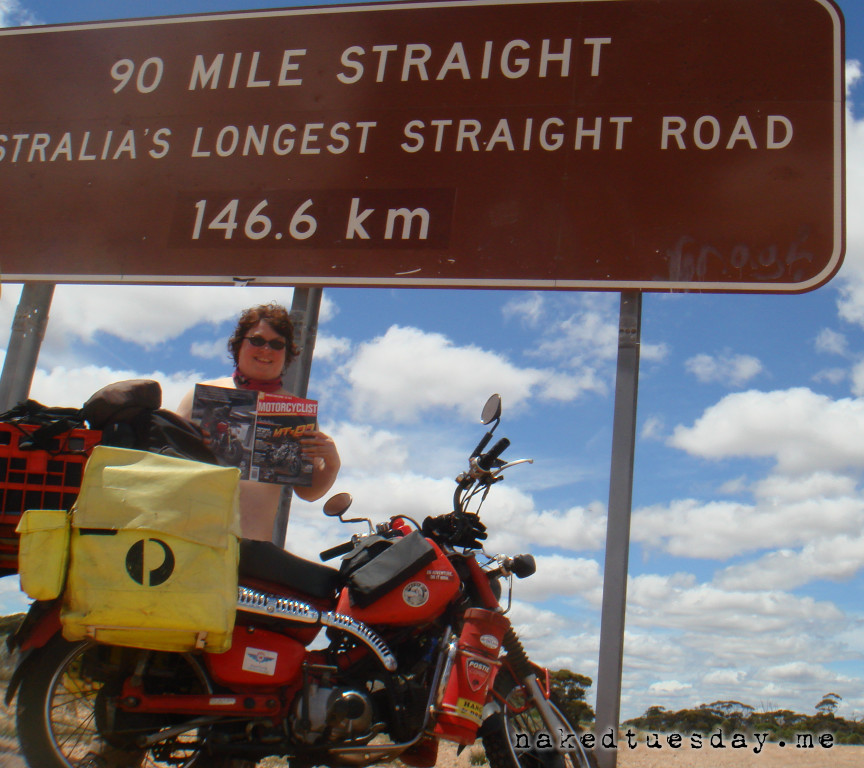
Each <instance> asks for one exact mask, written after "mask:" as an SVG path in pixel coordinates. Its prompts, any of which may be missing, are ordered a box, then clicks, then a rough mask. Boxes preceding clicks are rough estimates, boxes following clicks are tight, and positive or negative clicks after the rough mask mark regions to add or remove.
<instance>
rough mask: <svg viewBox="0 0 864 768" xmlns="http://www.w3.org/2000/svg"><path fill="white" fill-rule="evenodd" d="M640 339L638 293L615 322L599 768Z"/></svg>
mask: <svg viewBox="0 0 864 768" xmlns="http://www.w3.org/2000/svg"><path fill="white" fill-rule="evenodd" d="M641 340H642V294H641V293H639V292H638V291H628V292H622V294H621V308H620V312H619V319H618V368H617V372H616V376H615V411H614V415H613V423H612V467H611V471H610V473H609V511H608V517H607V521H606V562H605V565H604V571H603V611H602V614H601V625H600V659H599V664H598V668H597V710H596V736H597V740H598V741H597V743H598V744H599V745H600V747H599V749H598V751H597V762H598V765H599V766H600V768H615V765H616V762H617V754H618V753H617V742H618V722H619V718H620V711H621V673H622V668H623V661H624V616H625V613H626V606H627V571H628V559H629V555H630V512H631V506H632V500H633V463H634V459H635V454H636V403H637V400H638V392H639V351H640V344H641ZM610 733H611V734H612V737H611V741H612V743H613V744H614V745H615V746H614V747H612V748H607V746H606V745H607V744H608V743H609V741H608V740H607V738H606V736H607V734H610Z"/></svg>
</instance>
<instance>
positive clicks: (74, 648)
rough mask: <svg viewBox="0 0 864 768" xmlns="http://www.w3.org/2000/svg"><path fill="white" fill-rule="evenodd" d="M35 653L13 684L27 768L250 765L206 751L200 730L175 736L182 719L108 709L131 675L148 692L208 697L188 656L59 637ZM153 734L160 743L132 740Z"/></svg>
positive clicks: (215, 767)
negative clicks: (17, 683)
mask: <svg viewBox="0 0 864 768" xmlns="http://www.w3.org/2000/svg"><path fill="white" fill-rule="evenodd" d="M35 653H38V654H39V656H38V657H37V658H34V659H32V663H31V667H30V670H29V673H28V674H27V675H26V676H25V678H24V680H23V681H22V683H21V689H20V691H19V694H18V708H17V726H18V738H19V740H20V742H21V751H22V753H23V754H24V758H25V759H26V760H27V763H28V765H30V766H31V768H193V766H194V768H205V767H206V768H229V766H230V767H231V768H241V766H246V765H249V766H251V765H254V764H253V763H245V762H242V761H233V760H231V759H226V758H222V757H217V758H214V757H212V756H210V755H208V754H206V753H205V752H204V744H203V741H202V738H203V736H204V734H205V732H206V731H205V729H203V728H199V729H192V730H188V731H183V732H182V733H177V732H176V731H177V726H180V725H182V723H183V722H184V720H185V719H186V718H185V717H184V716H177V715H153V714H143V713H142V714H133V713H128V712H124V711H121V710H119V709H117V708H116V707H114V704H113V699H114V697H115V696H116V695H117V694H119V692H120V691H119V688H120V686H121V684H122V681H123V680H124V679H125V678H127V677H128V676H129V675H130V674H131V673H132V672H134V671H138V672H140V673H141V675H142V678H141V679H142V684H143V686H144V688H145V690H148V692H154V693H157V692H162V691H163V690H164V691H165V692H169V691H171V692H176V693H206V692H208V690H209V687H208V684H207V680H206V677H205V676H204V675H203V673H202V671H201V668H200V667H199V666H198V664H197V662H196V661H195V660H194V659H193V658H192V657H191V656H188V655H186V654H179V653H159V652H146V651H138V650H136V649H125V648H116V647H113V646H100V645H95V644H93V643H90V642H77V643H70V642H67V641H66V640H64V639H63V638H62V637H60V636H59V635H58V636H57V637H55V638H54V639H53V640H51V641H50V642H49V643H48V644H47V645H45V646H44V647H43V648H41V649H39V650H38V651H36V652H35ZM142 659H143V662H144V663H143V664H139V665H138V667H137V669H136V662H138V661H140V660H142ZM172 728H173V729H174V731H175V732H173V733H172V732H171V729H172ZM160 731H164V732H165V738H164V739H163V740H160V741H158V742H156V743H153V744H151V745H149V746H146V747H140V746H138V741H137V740H138V739H139V738H141V737H146V736H151V735H154V734H156V733H158V732H160Z"/></svg>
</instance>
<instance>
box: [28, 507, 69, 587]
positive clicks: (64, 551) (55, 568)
mask: <svg viewBox="0 0 864 768" xmlns="http://www.w3.org/2000/svg"><path fill="white" fill-rule="evenodd" d="M15 531H16V533H17V534H18V537H19V538H18V573H19V574H20V576H21V589H22V590H24V592H25V593H26V594H27V595H29V596H30V597H32V598H33V599H34V600H54V599H55V598H57V597H60V595H61V594H62V592H63V583H64V582H65V581H66V567H67V565H68V563H69V513H68V512H67V511H66V510H65V509H28V510H27V511H26V512H25V513H24V514H23V515H22V516H21V519H20V520H19V521H18V526H17V527H16V528H15Z"/></svg>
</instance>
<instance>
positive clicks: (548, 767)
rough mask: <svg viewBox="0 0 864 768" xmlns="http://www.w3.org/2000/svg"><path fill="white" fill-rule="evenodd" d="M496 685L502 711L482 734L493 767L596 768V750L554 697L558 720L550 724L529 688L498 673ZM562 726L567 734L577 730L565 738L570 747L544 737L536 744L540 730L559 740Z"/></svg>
mask: <svg viewBox="0 0 864 768" xmlns="http://www.w3.org/2000/svg"><path fill="white" fill-rule="evenodd" d="M495 689H496V692H497V693H498V694H499V696H500V697H501V699H502V711H501V713H500V715H499V716H498V717H497V718H496V726H495V727H493V728H491V729H489V730H487V731H486V732H485V733H484V734H483V747H484V749H485V751H486V758H487V759H488V760H489V765H490V768H597V760H596V758H595V757H594V754H593V753H592V752H590V751H589V750H586V749H585V748H584V747H583V746H582V744H581V742H580V741H579V739H578V734H579V733H580V729H579V728H576V727H575V726H573V724H572V723H570V721H569V720H568V719H567V716H566V715H565V714H564V712H563V711H562V710H561V707H560V706H559V705H558V704H556V702H555V699H554V697H553V698H552V699H551V700H550V702H549V703H550V705H551V706H552V711H553V712H554V714H555V718H556V723H555V724H554V727H552V728H549V727H547V726H546V724H544V722H543V718H542V717H541V716H540V711H539V710H538V709H537V707H536V705H535V704H534V703H533V702H532V701H531V700H530V698H529V697H528V694H527V691H526V690H525V689H524V688H523V687H522V686H521V685H519V684H518V683H516V682H515V681H514V680H513V679H512V678H510V677H509V676H507V675H506V674H503V675H499V678H498V680H496V681H495ZM559 729H560V731H561V732H563V733H564V734H574V736H573V737H572V738H570V739H569V740H567V742H566V745H567V747H568V748H567V749H565V750H561V751H556V750H555V749H550V748H548V747H544V746H543V740H542V739H541V740H540V743H541V747H540V748H538V747H537V746H536V745H537V743H538V739H537V737H538V735H539V734H541V733H544V734H549V736H550V737H551V739H552V740H553V741H558V742H560V734H559Z"/></svg>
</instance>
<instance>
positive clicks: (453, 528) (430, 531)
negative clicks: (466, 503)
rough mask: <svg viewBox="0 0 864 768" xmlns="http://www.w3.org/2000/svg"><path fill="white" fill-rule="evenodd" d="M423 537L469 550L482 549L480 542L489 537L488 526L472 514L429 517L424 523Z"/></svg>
mask: <svg viewBox="0 0 864 768" xmlns="http://www.w3.org/2000/svg"><path fill="white" fill-rule="evenodd" d="M423 535H424V536H428V537H429V538H430V539H434V540H435V541H437V542H439V543H444V544H450V545H451V546H453V547H467V548H469V549H481V548H482V546H483V545H482V544H481V543H480V542H481V541H483V539H485V538H486V536H487V534H486V526H485V525H483V523H481V522H480V517H479V516H478V515H475V514H473V513H471V512H463V513H461V514H458V515H457V514H456V513H454V512H451V513H449V514H447V515H439V516H438V517H427V518H426V519H425V520H424V521H423Z"/></svg>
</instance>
